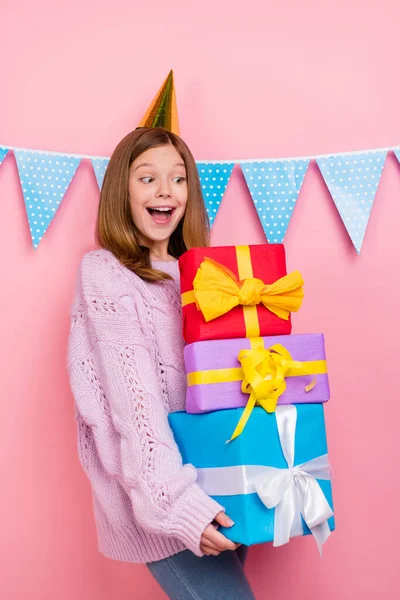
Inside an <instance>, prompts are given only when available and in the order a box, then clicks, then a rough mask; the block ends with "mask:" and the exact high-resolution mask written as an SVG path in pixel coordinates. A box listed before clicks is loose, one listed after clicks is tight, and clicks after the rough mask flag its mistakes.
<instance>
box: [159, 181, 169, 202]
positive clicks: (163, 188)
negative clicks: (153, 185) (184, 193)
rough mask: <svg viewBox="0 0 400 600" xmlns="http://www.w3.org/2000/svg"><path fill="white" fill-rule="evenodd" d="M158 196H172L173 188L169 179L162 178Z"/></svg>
mask: <svg viewBox="0 0 400 600" xmlns="http://www.w3.org/2000/svg"><path fill="white" fill-rule="evenodd" d="M157 198H164V199H165V198H171V190H170V188H169V184H168V181H165V180H161V181H160V185H159V188H158V190H157Z"/></svg>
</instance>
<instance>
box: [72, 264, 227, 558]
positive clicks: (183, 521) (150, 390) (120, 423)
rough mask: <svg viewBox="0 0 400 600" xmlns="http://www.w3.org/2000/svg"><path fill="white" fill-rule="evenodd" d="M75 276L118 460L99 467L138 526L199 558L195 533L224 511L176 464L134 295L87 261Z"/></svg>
mask: <svg viewBox="0 0 400 600" xmlns="http://www.w3.org/2000/svg"><path fill="white" fill-rule="evenodd" d="M80 276H81V278H82V289H83V295H82V298H83V306H84V310H85V313H86V315H85V325H84V327H86V328H88V330H89V331H88V333H89V335H90V339H91V344H90V346H91V348H92V354H93V358H94V362H95V365H96V372H97V376H98V378H99V380H100V384H101V386H102V388H103V390H104V396H105V400H106V401H107V402H108V405H109V411H110V416H111V419H112V422H113V425H114V427H115V429H116V431H117V433H118V435H117V436H116V439H117V443H118V444H119V448H118V452H119V456H120V461H116V462H115V461H114V463H110V462H109V461H106V460H105V461H104V463H105V464H104V467H105V469H106V470H107V471H108V472H109V473H110V475H112V476H114V477H115V478H116V479H117V480H118V481H119V482H120V483H121V485H122V486H123V487H124V489H125V491H126V492H127V493H128V494H129V497H130V499H131V502H132V509H133V512H134V515H135V518H136V521H137V522H138V524H139V525H141V526H142V527H143V528H144V529H145V530H146V531H148V532H149V533H155V534H157V533H160V534H163V535H169V536H173V537H176V538H178V539H180V540H181V541H182V542H183V544H184V545H185V546H186V547H187V548H188V549H190V550H191V551H192V552H194V553H195V554H197V555H198V556H202V552H201V550H200V538H201V535H202V533H203V531H204V529H205V528H206V527H207V525H208V524H210V523H211V522H212V521H213V519H214V517H215V516H216V515H217V513H218V512H220V511H221V510H224V509H223V507H222V506H221V505H220V504H218V503H217V502H215V501H214V500H213V499H212V498H210V497H209V496H208V495H207V494H205V493H204V492H203V490H202V489H201V488H200V487H199V486H198V485H197V483H196V477H197V474H196V469H195V468H194V467H193V466H192V465H190V464H186V465H183V463H182V457H181V454H180V452H179V449H178V447H177V445H176V443H175V440H174V437H173V433H172V431H171V428H170V426H169V423H168V414H167V410H166V408H165V405H164V402H163V397H162V392H161V388H160V384H159V376H158V373H157V369H156V361H155V358H154V356H153V354H152V348H151V346H150V343H149V340H148V339H147V337H146V335H145V334H144V331H143V330H142V326H141V315H140V314H139V312H138V307H137V302H135V294H132V293H129V295H127V294H124V293H123V292H122V293H121V290H119V289H118V286H117V285H116V282H115V281H113V278H112V274H110V273H108V274H107V273H102V272H101V271H99V270H96V272H93V265H89V267H88V265H85V263H82V266H81V271H80ZM91 282H93V284H91ZM106 306H107V309H106V310H105V307H106ZM71 368H73V366H71ZM75 387H76V386H75ZM94 429H96V427H94ZM95 433H96V431H95ZM104 444H105V442H104V443H103V440H102V438H101V437H99V436H96V445H97V446H98V451H99V455H100V456H106V455H107V448H106V447H103V446H104Z"/></svg>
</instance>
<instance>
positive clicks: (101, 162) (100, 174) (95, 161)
mask: <svg viewBox="0 0 400 600" xmlns="http://www.w3.org/2000/svg"><path fill="white" fill-rule="evenodd" d="M109 162H110V159H109V158H92V165H93V169H94V174H95V175H96V179H97V185H98V186H99V190H101V186H102V185H103V179H104V175H105V174H106V169H107V165H108V163H109Z"/></svg>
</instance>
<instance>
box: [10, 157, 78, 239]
mask: <svg viewBox="0 0 400 600" xmlns="http://www.w3.org/2000/svg"><path fill="white" fill-rule="evenodd" d="M15 158H16V160H17V166H18V171H19V177H20V180H21V185H22V192H23V195H24V200H25V207H26V212H27V215H28V221H29V226H30V230H31V236H32V243H33V247H34V248H35V249H36V248H37V247H38V245H39V243H40V240H41V239H42V237H43V236H44V234H45V233H46V231H47V228H48V226H49V225H50V223H51V221H52V219H53V217H54V215H55V212H56V210H57V208H58V207H59V205H60V203H61V201H62V199H63V198H64V196H65V192H66V191H67V189H68V186H69V184H70V183H71V180H72V178H73V176H74V175H75V172H76V170H77V168H78V166H79V163H80V160H81V159H80V158H76V157H72V156H64V155H62V154H52V153H44V152H38V151H35V150H15Z"/></svg>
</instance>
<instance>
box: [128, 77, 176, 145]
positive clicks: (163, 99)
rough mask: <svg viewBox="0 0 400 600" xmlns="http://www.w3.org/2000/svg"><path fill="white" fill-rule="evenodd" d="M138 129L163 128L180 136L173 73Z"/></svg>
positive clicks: (163, 85)
mask: <svg viewBox="0 0 400 600" xmlns="http://www.w3.org/2000/svg"><path fill="white" fill-rule="evenodd" d="M138 127H163V128H164V129H167V130H168V131H172V133H176V135H179V123H178V111H177V108H176V97H175V86H174V74H173V71H172V69H171V71H170V72H169V74H168V77H167V78H166V80H165V81H164V83H163V84H162V86H161V88H160V89H159V91H158V93H157V94H156V96H155V98H154V100H153V102H152V103H151V104H150V106H149V108H148V110H147V112H146V114H145V115H144V117H143V119H142V120H141V121H140V123H139V125H138Z"/></svg>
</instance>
